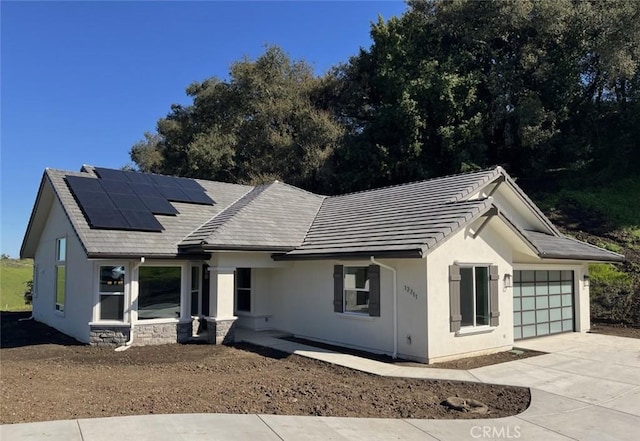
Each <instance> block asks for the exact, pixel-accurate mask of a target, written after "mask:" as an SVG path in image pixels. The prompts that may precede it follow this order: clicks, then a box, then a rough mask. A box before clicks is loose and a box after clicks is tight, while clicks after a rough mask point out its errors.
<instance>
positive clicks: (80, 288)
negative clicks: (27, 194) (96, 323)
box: [33, 200, 93, 343]
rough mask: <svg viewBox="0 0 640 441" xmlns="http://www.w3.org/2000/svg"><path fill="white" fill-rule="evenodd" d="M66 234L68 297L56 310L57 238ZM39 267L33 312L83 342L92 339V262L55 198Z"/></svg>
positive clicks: (38, 255)
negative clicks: (62, 306) (62, 305)
mask: <svg viewBox="0 0 640 441" xmlns="http://www.w3.org/2000/svg"><path fill="white" fill-rule="evenodd" d="M61 237H65V238H66V240H67V250H66V298H65V305H64V312H60V311H56V309H55V295H56V266H55V264H56V239H58V238H61ZM34 265H36V266H37V268H38V275H37V279H38V280H37V287H36V289H37V293H36V295H35V296H34V299H33V316H34V318H35V319H36V320H38V321H41V322H43V323H46V324H47V325H49V326H52V327H53V328H55V329H58V330H59V331H61V332H64V333H65V334H68V335H71V336H72V337H75V338H76V339H78V340H80V341H81V342H85V343H86V342H88V341H89V324H88V323H89V321H90V320H91V316H92V303H93V289H92V274H93V270H92V266H91V264H90V263H89V261H88V260H87V258H86V255H85V253H84V250H83V249H82V246H81V245H80V241H79V240H78V238H77V237H76V235H75V233H74V231H73V228H72V227H71V224H70V223H69V220H68V219H67V217H66V215H65V213H64V211H63V209H62V206H61V205H60V203H59V202H58V201H57V200H55V201H54V202H53V204H52V206H51V211H50V212H49V216H48V219H47V222H46V224H45V227H44V229H43V232H42V235H41V237H40V242H39V243H38V247H37V250H36V253H35V258H34Z"/></svg>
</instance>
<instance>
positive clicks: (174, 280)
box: [138, 266, 182, 320]
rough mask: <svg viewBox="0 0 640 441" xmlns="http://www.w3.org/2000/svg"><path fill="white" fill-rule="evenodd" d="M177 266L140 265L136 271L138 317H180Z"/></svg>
mask: <svg viewBox="0 0 640 441" xmlns="http://www.w3.org/2000/svg"><path fill="white" fill-rule="evenodd" d="M181 284H182V268H180V267H179V266H141V267H140V269H139V272H138V319H139V320H148V319H155V318H180V287H181Z"/></svg>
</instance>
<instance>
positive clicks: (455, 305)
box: [449, 265, 462, 332]
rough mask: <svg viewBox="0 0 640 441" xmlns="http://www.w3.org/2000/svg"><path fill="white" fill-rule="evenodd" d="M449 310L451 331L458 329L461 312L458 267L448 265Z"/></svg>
mask: <svg viewBox="0 0 640 441" xmlns="http://www.w3.org/2000/svg"><path fill="white" fill-rule="evenodd" d="M449 312H450V314H451V315H450V318H449V320H450V321H449V323H450V328H449V330H450V331H451V332H456V331H459V330H460V322H461V321H462V314H461V313H460V267H459V266H458V265H449Z"/></svg>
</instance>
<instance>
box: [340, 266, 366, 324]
mask: <svg viewBox="0 0 640 441" xmlns="http://www.w3.org/2000/svg"><path fill="white" fill-rule="evenodd" d="M343 311H344V312H354V313H358V314H367V315H368V314H369V267H366V266H345V267H344V309H343Z"/></svg>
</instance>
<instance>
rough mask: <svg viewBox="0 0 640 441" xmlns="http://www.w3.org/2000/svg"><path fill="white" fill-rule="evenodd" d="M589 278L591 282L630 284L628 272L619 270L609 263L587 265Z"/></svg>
mask: <svg viewBox="0 0 640 441" xmlns="http://www.w3.org/2000/svg"><path fill="white" fill-rule="evenodd" d="M589 279H590V281H591V282H592V283H602V284H610V283H617V284H622V285H629V286H630V285H631V277H630V276H629V274H627V273H625V272H622V271H620V270H619V269H618V268H617V267H616V266H615V265H612V264H610V263H600V264H593V265H589Z"/></svg>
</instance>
